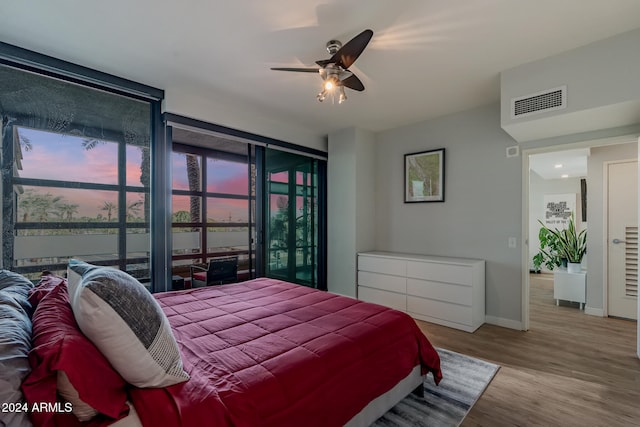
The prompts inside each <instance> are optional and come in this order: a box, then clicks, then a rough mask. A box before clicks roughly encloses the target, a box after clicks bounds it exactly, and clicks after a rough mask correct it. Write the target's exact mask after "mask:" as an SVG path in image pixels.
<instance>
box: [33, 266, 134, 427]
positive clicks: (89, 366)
mask: <svg viewBox="0 0 640 427" xmlns="http://www.w3.org/2000/svg"><path fill="white" fill-rule="evenodd" d="M52 279H56V278H55V277H53V278H52ZM57 279H60V278H57ZM33 344H34V348H33V350H32V351H31V353H30V354H29V361H30V362H31V367H32V371H31V373H30V374H29V376H28V377H27V378H26V379H25V381H24V383H23V384H22V390H23V392H24V395H25V397H26V398H27V401H28V402H29V403H30V404H34V403H38V404H39V403H41V402H49V403H55V402H57V401H58V397H57V394H56V393H59V394H60V395H61V396H62V397H64V398H65V399H67V400H68V401H69V402H71V404H72V405H71V409H72V410H73V413H74V414H75V415H76V417H78V419H79V420H80V421H86V420H89V419H91V418H93V416H95V415H96V414H97V413H98V412H100V413H102V414H105V415H106V416H108V417H111V418H112V419H111V420H110V421H111V422H112V421H113V419H117V418H119V417H120V416H121V415H122V414H124V413H126V411H127V410H128V408H127V406H126V404H125V401H126V398H127V392H126V385H127V384H126V382H125V381H124V379H123V378H122V377H121V376H120V375H119V374H118V373H117V372H116V371H115V370H114V369H113V368H112V367H111V365H110V364H109V362H108V361H107V359H106V358H105V357H104V356H103V355H102V354H101V353H100V351H99V350H98V349H97V348H96V347H95V345H93V344H92V343H91V341H89V340H88V339H87V337H85V336H84V335H83V334H82V332H81V331H80V329H79V327H78V324H77V323H76V321H75V319H74V317H73V312H72V311H71V305H70V304H69V295H68V291H67V284H66V281H65V280H64V279H62V280H60V281H59V284H58V285H57V286H55V287H54V288H53V289H52V290H51V291H50V292H49V293H48V294H46V295H44V297H43V298H42V300H41V301H40V303H39V304H38V307H37V308H36V311H35V313H34V314H33ZM60 373H63V374H60ZM87 408H90V410H87ZM76 409H77V410H76ZM64 415H69V414H63V413H53V412H32V413H31V417H32V419H33V421H34V423H35V424H37V425H46V424H47V423H54V424H55V423H58V424H60V423H59V422H58V421H59V420H60V419H61V418H64ZM107 421H108V420H106V419H105V420H99V419H97V420H96V422H92V424H91V425H92V426H93V425H101V424H105V423H106V422H107ZM67 424H69V421H64V422H63V425H67Z"/></svg>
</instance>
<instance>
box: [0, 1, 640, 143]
mask: <svg viewBox="0 0 640 427" xmlns="http://www.w3.org/2000/svg"><path fill="white" fill-rule="evenodd" d="M0 11H1V13H0V41H3V42H5V43H9V44H14V45H17V46H20V47H24V48H27V49H31V50H34V51H37V52H41V53H45V54H48V55H51V56H54V57H57V58H61V59H64V60H67V61H71V62H74V63H78V64H81V65H84V66H88V67H91V68H95V69H98V70H101V71H105V72H108V73H111V74H115V75H118V76H121V77H125V78H128V79H131V80H134V81H138V82H141V83H145V84H148V85H151V86H155V87H158V88H162V89H169V88H171V91H172V92H173V93H176V92H179V91H180V90H181V89H183V88H184V89H185V90H186V89H187V88H194V87H196V88H198V92H199V94H200V95H203V96H206V97H210V98H211V99H212V102H215V100H216V98H218V99H229V97H233V98H232V99H234V100H235V101H236V102H237V103H240V104H241V105H242V104H244V105H251V106H252V108H259V109H264V111H265V114H268V115H270V116H272V117H274V118H277V119H280V120H285V121H288V122H296V123H297V124H299V125H302V126H304V127H306V128H308V129H309V130H311V131H313V132H317V133H318V134H326V133H328V132H330V131H333V130H337V129H340V128H344V127H349V126H356V127H361V128H364V129H369V130H372V131H380V130H385V129H390V128H394V127H397V126H401V125H405V124H409V123H414V122H419V121H422V120H425V119H429V118H433V117H437V116H442V115H445V114H449V113H452V112H457V111H462V110H466V109H469V108H473V107H476V106H480V105H485V104H490V103H495V102H498V100H499V91H500V88H499V73H500V72H501V71H502V70H506V69H509V68H511V67H514V66H517V65H520V64H523V63H526V62H530V61H533V60H537V59H540V58H544V57H547V56H550V55H553V54H556V53H559V52H562V51H565V50H569V49H572V48H575V47H577V46H581V45H584V44H588V43H590V42H593V41H596V40H599V39H603V38H606V37H609V36H613V35H615V34H618V33H622V32H625V31H628V30H631V29H634V28H637V27H638V26H640V21H639V19H638V17H640V1H638V0H536V1H533V0H530V1H524V0H456V1H451V0H395V1H391V0H324V1H317V0H313V1H311V0H310V1H301V0H269V1H265V0H236V1H223V0H218V1H215V0H209V1H206V0H191V1H175V0H171V1H169V0H153V1H152V0H136V1H130V0H112V1H102V2H97V1H86V0H56V1H48V2H44V1H41V0H21V1H15V0H0ZM366 28H370V29H372V30H373V31H374V36H373V39H372V41H371V43H370V45H369V46H368V48H367V49H366V50H365V52H364V53H363V54H362V56H361V57H360V58H359V59H358V61H357V62H356V63H355V65H354V66H353V67H351V70H352V71H354V72H355V73H356V74H357V75H358V77H360V79H361V80H362V82H363V83H364V85H365V87H366V90H365V91H364V92H362V93H359V92H354V91H349V90H348V91H347V95H348V97H349V99H348V101H347V102H346V103H345V104H342V105H338V104H337V103H335V104H334V105H332V104H331V103H330V102H327V101H325V102H324V103H322V104H321V103H319V102H318V101H317V100H316V98H315V95H316V94H317V92H318V91H319V87H320V78H319V77H317V76H316V75H314V74H307V73H286V72H277V71H271V70H270V69H269V68H270V67H302V66H313V65H314V61H315V60H317V59H325V58H328V57H329V54H328V53H327V52H326V50H325V44H326V42H327V41H328V40H329V39H332V38H337V39H339V40H341V41H342V42H343V43H344V42H347V41H348V40H350V39H351V38H352V37H353V36H355V35H356V34H358V33H359V32H361V31H362V30H364V29H366ZM178 113H180V112H178Z"/></svg>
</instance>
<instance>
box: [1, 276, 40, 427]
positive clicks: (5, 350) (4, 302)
mask: <svg viewBox="0 0 640 427" xmlns="http://www.w3.org/2000/svg"><path fill="white" fill-rule="evenodd" d="M32 287H33V284H32V283H31V282H30V281H29V280H27V279H25V278H24V277H23V276H21V275H19V274H17V273H13V272H11V271H8V270H0V331H1V333H0V403H2V404H19V405H23V404H24V403H25V399H24V396H23V394H22V391H21V390H20V384H21V383H22V381H23V380H24V378H25V377H26V376H27V375H28V374H29V372H30V371H31V368H30V366H29V359H28V356H27V355H28V353H29V350H31V319H30V318H29V316H30V312H31V306H30V304H29V303H28V302H27V294H28V292H29V290H30V289H31V288H32ZM0 425H2V426H5V425H6V426H12V427H13V426H16V427H27V426H31V422H30V421H29V415H28V413H26V412H20V411H4V410H3V411H0Z"/></svg>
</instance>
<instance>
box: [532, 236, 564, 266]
mask: <svg viewBox="0 0 640 427" xmlns="http://www.w3.org/2000/svg"><path fill="white" fill-rule="evenodd" d="M538 240H539V241H540V252H538V253H537V254H535V255H534V256H533V270H534V271H535V272H536V273H539V272H540V270H541V267H542V265H543V264H544V266H545V267H547V269H549V270H553V269H554V268H556V267H560V266H563V267H566V266H567V260H566V258H562V257H561V256H560V254H559V252H558V239H557V238H556V236H555V234H552V233H551V232H550V231H549V229H548V228H547V227H542V228H541V229H540V232H539V233H538Z"/></svg>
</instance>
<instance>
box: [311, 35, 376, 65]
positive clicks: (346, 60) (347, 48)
mask: <svg viewBox="0 0 640 427" xmlns="http://www.w3.org/2000/svg"><path fill="white" fill-rule="evenodd" d="M371 37H373V31H371V30H364V31H363V32H361V33H360V34H358V35H357V36H355V37H354V38H352V39H351V40H349V41H348V42H347V44H345V45H344V46H342V47H341V48H340V50H338V51H337V52H336V53H335V54H334V55H333V56H332V57H331V59H329V60H328V61H329V62H333V63H335V64H336V65H338V66H340V67H342V68H345V69H346V68H349V67H351V65H353V63H354V62H355V61H356V59H358V57H359V56H360V54H361V53H362V51H363V50H364V48H365V47H367V45H368V44H369V40H371ZM318 65H319V64H318Z"/></svg>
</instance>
